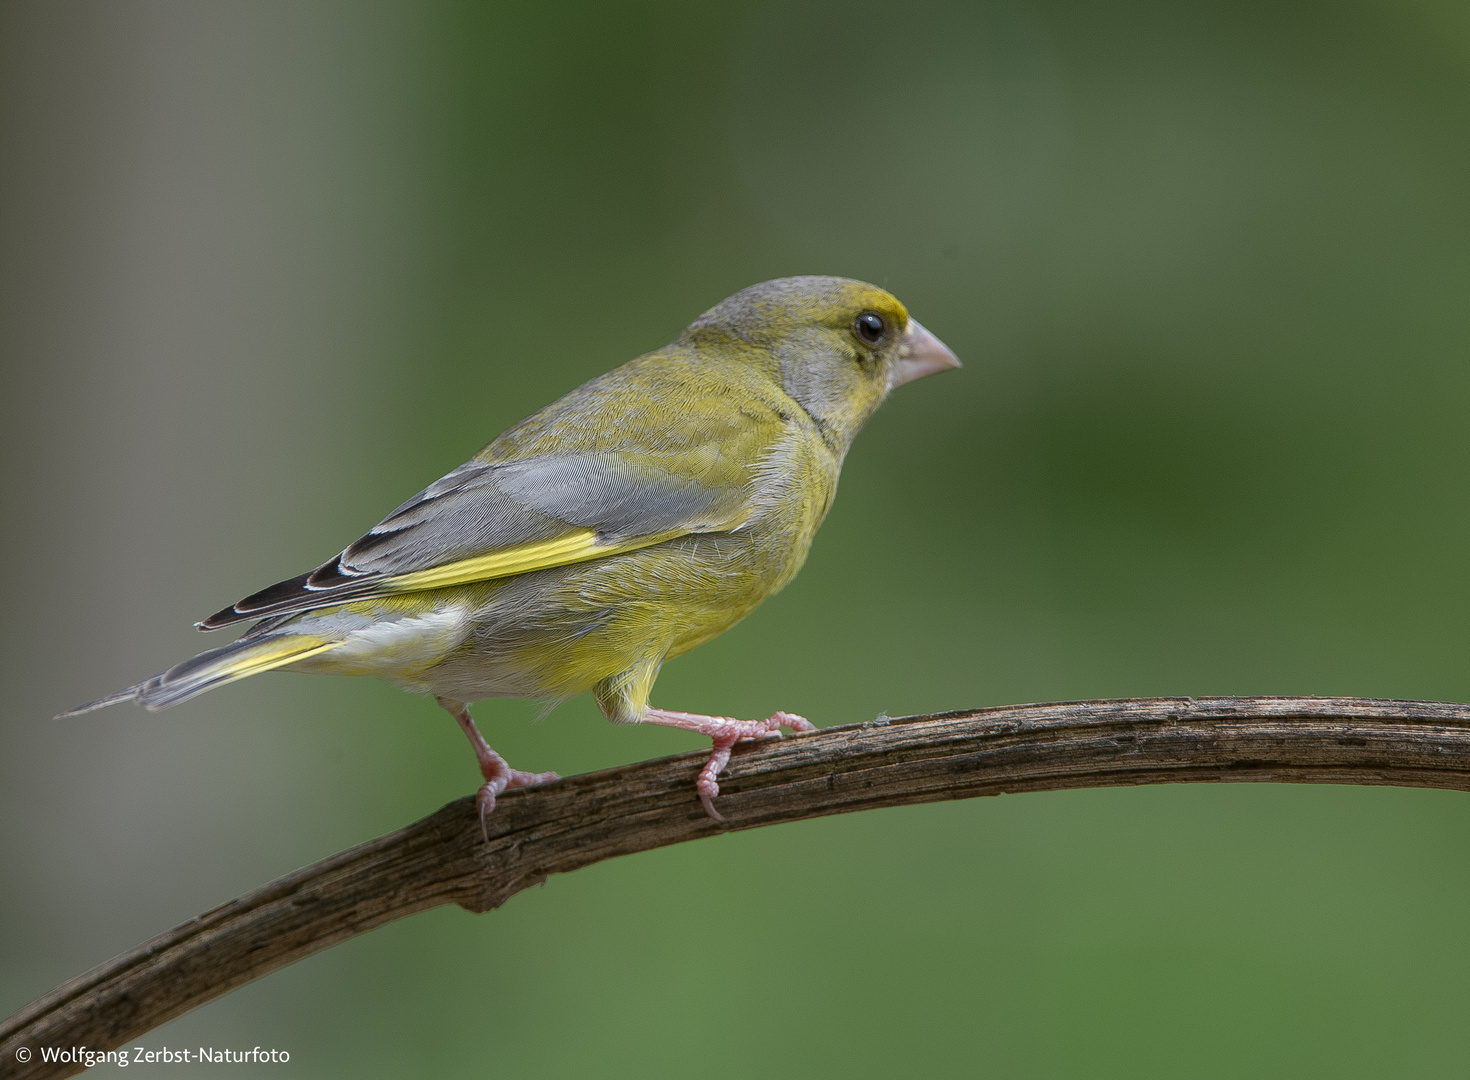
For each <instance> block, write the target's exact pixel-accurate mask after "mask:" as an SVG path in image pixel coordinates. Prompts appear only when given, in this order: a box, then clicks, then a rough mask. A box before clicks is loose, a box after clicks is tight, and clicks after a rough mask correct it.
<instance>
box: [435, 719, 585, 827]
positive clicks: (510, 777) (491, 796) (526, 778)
mask: <svg viewBox="0 0 1470 1080" xmlns="http://www.w3.org/2000/svg"><path fill="white" fill-rule="evenodd" d="M434 700H436V701H437V702H439V704H440V705H441V706H442V707H443V708H444V710H445V711H446V712H448V713H449V714H450V715H451V716H453V717H454V719H455V720H456V721H458V723H459V726H460V729H461V730H462V731H463V732H464V733H465V737H466V738H467V739H469V740H470V745H471V746H473V747H474V748H475V760H476V761H478V762H479V763H480V775H481V776H483V777H484V778H485V783H484V784H483V785H482V786H481V787H480V791H479V794H477V795H476V796H475V805H476V806H477V807H478V808H479V810H480V835H481V836H483V837H484V838H485V841H486V842H487V843H488V842H489V840H490V826H489V825H488V824H487V820H488V818H489V817H490V813H491V811H493V810H494V809H495V796H497V795H499V794H500V793H501V792H503V791H509V790H510V789H511V788H518V787H531V786H532V785H533V784H546V783H550V782H551V781H552V780H560V779H561V777H560V776H558V775H557V774H556V773H554V772H539V773H537V772H523V771H522V770H520V769H512V768H511V767H510V763H509V762H507V761H506V760H505V758H503V757H501V756H500V755H499V754H497V753H496V752H495V751H494V750H492V749H490V744H489V743H487V742H486V741H485V736H483V735H481V734H480V729H479V728H477V727H475V722H474V721H473V720H471V719H470V710H469V706H468V705H466V704H465V703H464V702H462V701H454V700H452V699H450V698H435V699H434Z"/></svg>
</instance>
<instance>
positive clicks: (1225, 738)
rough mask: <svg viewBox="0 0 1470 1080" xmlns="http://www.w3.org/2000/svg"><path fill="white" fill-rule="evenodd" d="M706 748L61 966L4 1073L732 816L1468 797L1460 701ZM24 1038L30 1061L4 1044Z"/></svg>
mask: <svg viewBox="0 0 1470 1080" xmlns="http://www.w3.org/2000/svg"><path fill="white" fill-rule="evenodd" d="M706 756H707V755H706V754H705V753H704V752H698V753H691V754H683V755H680V756H678V757H672V758H664V759H662V760H659V761H649V762H643V763H641V764H638V765H629V766H626V767H624V768H619V769H609V770H606V771H604V772H598V773H589V774H586V775H583V776H574V777H571V778H570V779H567V780H563V781H560V782H557V783H553V784H548V785H545V786H543V787H537V788H530V789H525V790H521V791H512V792H507V793H506V794H504V795H502V796H501V798H500V799H499V801H498V802H497V805H496V809H495V813H494V814H493V815H492V816H491V818H490V839H489V843H485V842H483V841H482V840H481V839H480V829H479V823H478V821H477V820H476V815H475V809H474V799H473V798H465V799H460V800H458V801H457V802H453V803H450V804H449V805H448V806H445V807H444V808H443V809H442V810H440V811H439V812H438V813H435V814H431V815H430V816H428V817H426V818H424V819H423V820H421V821H418V822H415V823H414V824H412V825H410V826H408V827H407V828H404V829H400V830H399V831H398V832H395V833H390V834H389V835H387V836H383V837H380V838H378V839H376V840H372V841H369V842H368V843H366V844H362V845H360V846H359V847H356V848H353V849H351V850H349V851H344V852H342V853H341V854H338V855H334V856H332V857H331V858H329V859H324V860H323V861H321V862H319V863H316V864H314V865H312V866H308V867H305V868H304V869H301V870H298V871H296V872H295V873H293V874H288V875H287V876H286V877H283V878H281V879H279V880H277V881H274V882H272V883H270V884H269V885H266V886H264V887H262V888H260V889H257V890H256V891H254V892H252V893H249V894H247V895H246V896H242V897H240V899H238V900H234V901H232V902H230V903H228V904H225V905H223V906H221V907H218V908H215V909H214V910H213V911H210V912H206V913H205V914H203V915H200V916H198V917H197V918H195V919H192V920H190V921H189V922H187V923H185V924H184V925H182V926H179V927H175V928H174V929H173V930H170V931H168V932H167V933H165V934H160V935H159V936H158V937H156V938H154V939H153V940H152V941H149V942H146V943H145V944H143V945H140V946H139V947H138V948H136V949H134V950H132V951H131V952H128V953H125V954H123V955H122V956H119V957H116V958H115V959H112V960H109V961H108V962H107V963H105V964H102V965H100V966H99V967H96V968H94V969H93V970H91V971H89V972H87V973H86V974H84V975H81V976H78V977H77V978H75V979H72V980H71V981H70V982H68V983H65V984H64V985H62V986H60V987H58V988H57V989H56V990H53V991H52V992H51V993H49V994H47V995H46V996H45V997H43V998H41V999H39V1000H38V1001H36V1002H34V1003H32V1004H31V1005H29V1006H27V1007H26V1008H25V1009H22V1010H21V1011H20V1012H18V1013H16V1014H15V1015H14V1016H12V1017H11V1018H10V1019H8V1020H6V1021H4V1022H3V1023H0V1062H3V1063H4V1065H3V1066H0V1071H3V1069H4V1068H5V1067H6V1066H17V1067H18V1069H19V1071H17V1072H15V1073H14V1074H13V1075H16V1076H27V1077H31V1076H34V1077H42V1076H48V1077H49V1076H66V1075H70V1074H72V1073H74V1072H77V1071H80V1067H79V1066H75V1065H67V1064H57V1063H48V1062H43V1061H41V1060H40V1057H41V1055H40V1053H39V1048H40V1047H43V1046H53V1047H72V1046H87V1047H91V1048H93V1049H107V1048H113V1047H118V1046H123V1045H126V1043H127V1042H128V1040H130V1039H133V1038H135V1037H137V1036H138V1035H141V1034H142V1033H144V1032H146V1031H148V1030H150V1029H152V1028H154V1027H156V1026H158V1025H159V1024H162V1023H164V1022H165V1021H167V1020H170V1019H172V1018H174V1017H176V1016H179V1015H181V1014H182V1013H185V1012H187V1011H188V1010H190V1009H192V1008H194V1007H195V1006H198V1005H202V1004H204V1003H205V1002H206V1001H210V1000H212V999H213V998H216V997H219V996H220V995H221V994H224V993H226V992H227V991H229V990H232V989H234V988H235V987H237V986H240V985H242V984H244V983H247V982H250V981H251V980H252V979H257V978H259V977H260V976H262V975H265V974H267V973H268V972H271V971H274V970H276V969H277V968H280V967H284V966H285V965H286V964H289V963H291V962H292V961H294V960H299V959H300V958H301V957H303V956H308V955H310V954H311V953H314V952H317V951H318V950H320V949H324V948H326V947H327V946H328V945H332V944H335V943H336V942H339V941H343V940H345V939H347V938H349V937H352V936H353V935H355V934H360V933H363V932H364V931H367V930H371V929H373V928H374V927H377V926H381V925H383V924H384V923H386V922H391V921H392V920H394V919H399V918H402V917H403V916H405V915H411V914H413V913H414V912H416V911H423V910H425V909H426V908H431V907H436V906H438V905H439V904H450V903H453V904H459V905H460V906H461V907H464V908H468V909H469V910H470V911H476V912H480V911H487V910H489V909H490V908H494V907H498V906H499V905H501V904H503V903H504V902H505V901H506V900H507V899H509V898H510V897H511V896H514V895H515V894H516V893H518V892H520V891H521V890H522V889H524V888H526V887H528V886H530V885H534V884H537V883H538V882H541V881H544V880H545V879H546V877H547V876H548V875H550V874H561V873H566V872H568V871H571V870H576V869H578V868H580V867H583V866H588V865H590V864H591V863H595V862H600V861H601V860H603V859H610V858H613V857H614V856H617V855H628V854H631V853H633V852H637V851H646V850H648V849H650V848H655V847H663V846H665V845H668V844H677V843H681V842H683V841H685V840H696V839H698V838H700V837H703V836H711V835H714V834H715V833H719V832H723V831H725V830H727V829H728V830H733V829H753V828H759V827H761V826H764V825H775V824H779V823H781V822H786V821H799V820H802V819H805V818H812V817H820V816H822V815H826V814H841V813H847V812H849V811H853V810H870V809H874V808H876V807H881V806H897V805H900V804H906V803H922V802H935V801H939V800H944V799H965V798H970V797H972V796H976V795H1000V794H1003V793H1010V792H1023V791H1056V790H1061V789H1065V788H1084V787H1109V786H1117V785H1128V784H1163V783H1194V782H1227V783H1234V782H1240V781H1268V782H1284V783H1307V784H1393V785H1399V786H1404V787H1430V788H1450V789H1454V790H1459V791H1465V790H1470V706H1467V705H1456V704H1445V703H1437V702H1419V701H1383V700H1373V699H1366V698H1279V697H1266V698H1200V699H1191V698H1155V699H1134V700H1118V701H1081V702H1066V703H1061V704H1052V705H1016V706H1007V707H1002V708H993V709H980V710H976V711H973V712H960V713H948V714H944V715H939V716H912V717H905V718H902V719H886V718H883V719H879V720H877V721H874V722H872V723H867V724H855V725H850V726H847V727H839V728H828V729H825V730H823V731H820V732H817V733H814V734H811V735H803V736H801V737H798V738H790V739H783V740H779V741H777V740H770V741H767V742H762V743H756V744H747V745H745V746H743V747H740V748H737V750H736V753H735V756H734V757H733V758H732V759H731V761H730V765H729V767H728V769H727V770H726V772H725V773H724V774H723V775H722V776H721V778H720V787H721V795H720V801H719V806H720V809H721V811H722V812H723V813H724V814H725V816H726V817H727V818H728V819H729V820H728V822H726V823H724V824H721V823H719V822H716V821H714V820H712V819H711V818H709V817H708V816H707V815H706V814H705V813H704V810H703V809H702V808H701V806H700V804H699V800H698V798H697V797H696V796H695V794H694V775H695V773H696V772H697V771H698V769H699V767H700V765H701V764H702V763H703V762H704V760H705V758H706ZM20 1047H28V1048H30V1051H31V1053H32V1058H31V1061H30V1062H29V1064H28V1065H24V1066H21V1065H19V1064H18V1062H17V1059H16V1051H17V1049H19V1048H20Z"/></svg>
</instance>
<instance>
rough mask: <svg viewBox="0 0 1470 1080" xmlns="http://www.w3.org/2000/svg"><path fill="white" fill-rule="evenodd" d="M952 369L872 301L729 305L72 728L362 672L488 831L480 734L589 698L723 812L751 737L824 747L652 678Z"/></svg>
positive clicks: (494, 787)
mask: <svg viewBox="0 0 1470 1080" xmlns="http://www.w3.org/2000/svg"><path fill="white" fill-rule="evenodd" d="M959 366H960V362H959V360H958V359H957V358H956V357H955V355H954V353H953V352H951V351H950V350H949V349H948V348H947V347H946V346H945V345H944V344H943V343H942V342H941V341H940V340H939V339H938V338H937V337H935V336H934V335H933V334H932V333H930V332H929V331H928V330H926V329H925V328H924V327H923V326H922V325H920V323H919V322H918V321H917V320H915V319H913V318H911V317H910V316H909V314H908V311H907V309H906V308H905V307H904V306H903V304H901V303H900V302H899V301H898V300H897V299H896V298H895V297H893V296H892V295H890V294H889V293H888V292H886V291H885V290H883V289H880V288H878V287H877V286H875V285H870V284H868V283H866V282H862V281H855V280H852V279H848V278H840V277H815V276H811V277H789V278H779V279H776V280H773V281H766V282H762V283H760V284H757V285H752V286H750V287H749V288H746V289H744V290H742V291H741V292H738V293H736V294H735V295H733V296H731V297H729V298H728V299H726V300H724V301H723V302H721V303H719V304H717V305H716V306H715V307H713V308H711V309H710V310H709V311H707V312H705V313H704V314H703V315H701V316H700V317H699V318H697V319H696V320H694V322H692V323H691V324H689V326H688V327H687V328H686V329H685V330H684V332H683V333H682V334H680V335H679V337H678V338H677V339H676V340H675V341H673V342H672V343H671V344H669V345H667V346H665V347H663V348H661V349H658V350H656V351H653V352H650V353H647V354H645V355H643V356H640V357H638V358H637V359H634V360H632V361H629V362H628V363H625V364H623V365H622V366H621V367H618V368H615V369H613V370H612V371H610V372H608V373H607V374H604V375H601V376H598V377H596V378H594V379H592V380H590V381H589V382H587V383H584V384H583V385H582V386H580V387H578V388H577V389H575V390H573V391H571V392H570V393H568V394H566V395H565V396H563V397H562V398H560V399H558V400H557V401H555V402H553V403H552V404H550V405H548V406H546V407H545V408H543V409H542V410H540V411H539V412H537V413H535V414H533V415H532V416H530V417H528V418H527V419H525V420H523V421H521V422H520V423H518V424H516V425H515V426H513V427H511V428H510V429H508V430H507V431H505V432H504V433H503V434H501V435H500V436H499V437H498V438H496V439H495V440H494V441H492V442H491V443H489V444H488V445H487V446H485V447H484V449H482V450H481V451H480V452H479V453H477V454H476V455H475V456H474V457H472V458H471V459H470V460H469V461H467V462H465V464H463V465H461V466H460V467H459V468H457V469H455V470H454V471H452V472H450V473H449V474H447V475H446V476H443V477H441V478H440V479H438V480H436V481H434V482H433V483H432V484H430V485H429V486H428V487H426V488H424V489H423V490H422V491H420V492H419V493H418V494H417V495H415V496H413V498H411V499H409V500H408V501H407V502H405V503H403V504H402V505H401V506H399V507H398V508H397V509H396V510H394V511H393V512H392V513H391V514H389V515H388V516H387V517H385V518H384V519H383V520H382V521H381V522H379V523H378V524H377V525H375V526H373V527H372V528H371V529H370V530H368V532H367V533H365V534H364V535H363V536H362V537H360V538H359V539H358V540H356V541H354V542H353V543H352V544H350V545H349V546H348V547H346V548H345V549H344V550H343V551H342V552H341V553H340V554H339V555H337V556H336V557H335V558H333V559H331V560H329V561H328V562H326V563H323V564H322V565H321V566H318V567H317V568H316V569H314V570H311V571H310V572H308V573H305V574H301V575H300V576H298V577H293V578H290V579H288V580H286V581H281V582H279V583H277V584H275V585H272V586H270V587H269V588H266V589H262V590H260V591H259V592H255V593H252V594H251V595H249V596H247V597H245V598H244V599H243V600H240V601H237V602H236V603H234V604H232V605H230V606H229V607H227V608H224V609H223V610H221V611H218V612H216V613H215V614H213V615H211V616H209V617H208V618H207V619H204V620H203V621H202V622H199V623H197V624H195V625H196V626H197V627H198V628H199V629H201V630H217V629H220V628H222V627H227V626H234V625H237V624H240V623H253V625H251V626H250V627H249V628H248V629H246V630H245V632H244V633H243V634H242V635H241V636H240V637H239V638H237V639H236V640H235V641H233V642H231V643H230V644H228V645H224V646H222V647H219V648H215V649H210V650H208V651H206V652H202V653H200V654H199V655H197V656H194V657H192V658H191V659H188V660H185V661H183V662H182V663H180V664H177V665H175V666H174V667H171V668H169V669H168V670H167V671H165V672H163V673H162V674H159V675H156V676H154V677H153V678H151V679H148V680H146V681H144V682H140V683H137V684H136V685H134V686H130V687H128V688H127V689H125V690H121V691H119V692H117V693H115V694H111V695H109V696H107V697H104V698H101V699H100V700H97V701H94V702H91V703H89V704H87V705H82V706H80V707H79V708H76V709H72V710H70V711H68V712H65V713H62V714H60V717H58V718H59V719H60V718H66V717H74V716H79V715H81V714H83V713H88V712H91V711H92V710H94V709H101V708H105V707H107V706H110V705H116V704H119V703H122V702H127V701H132V702H136V703H137V704H139V705H141V706H142V707H143V708H144V709H148V710H150V711H156V710H159V709H165V708H168V707H170V706H172V705H177V704H179V703H181V702H184V701H188V700H189V699H191V698H193V697H196V696H198V695H199V694H202V693H204V692H206V691H208V690H213V689H215V688H216V687H220V686H224V685H225V684H227V683H232V682H235V681H237V680H239V679H243V678H245V677H247V676H250V675H255V674H258V673H261V672H266V671H272V670H286V671H299V672H311V673H320V674H332V675H373V676H377V677H379V678H382V679H385V680H387V681H388V682H390V683H394V684H396V685H398V686H399V687H401V688H402V689H404V690H407V691H409V692H413V693H420V694H426V695H429V696H432V697H433V698H434V699H435V700H436V701H437V702H438V704H439V705H440V706H442V707H443V708H444V709H445V710H446V711H447V712H449V713H450V715H452V716H453V717H454V719H455V720H456V721H457V722H458V724H459V726H460V728H461V729H462V730H463V732H464V734H465V736H466V737H467V738H468V739H469V741H470V744H471V746H472V747H473V749H474V752H475V757H476V761H477V763H478V765H479V769H480V774H481V776H482V778H483V781H484V782H483V784H482V785H481V786H480V788H479V790H478V792H477V795H476V803H477V807H478V810H479V819H480V827H481V832H482V834H483V835H484V836H485V837H486V838H487V839H488V835H489V834H488V825H487V821H488V818H489V816H490V814H491V813H492V812H493V811H494V809H495V802H496V797H497V796H498V795H501V794H503V793H504V792H505V791H507V790H510V789H512V788H520V787H527V786H531V785H535V784H541V783H548V782H551V781H554V780H557V779H560V777H558V776H557V774H556V773H552V772H545V773H532V772H525V771H522V770H518V769H512V768H511V767H510V765H509V764H508V763H507V762H506V761H505V759H504V758H502V757H501V756H500V755H499V754H497V753H496V752H495V751H494V750H492V749H491V748H490V745H489V743H488V742H486V740H485V738H484V736H483V735H482V734H481V733H480V731H479V729H478V728H477V727H476V725H475V722H474V720H473V719H472V718H471V716H470V711H469V705H470V703H472V702H476V701H480V700H483V699H485V698H500V697H510V698H526V699H533V700H539V701H542V702H544V703H546V704H547V706H548V707H551V706H554V705H555V704H557V703H559V702H562V701H566V700H568V699H571V698H573V697H576V696H578V695H580V694H582V693H585V692H587V691H589V690H590V691H591V692H592V695H593V698H594V700H595V701H596V703H597V706H598V708H599V709H600V710H601V712H602V714H603V715H604V716H605V717H607V719H608V720H610V721H612V722H613V723H618V724H627V723H653V724H661V725H666V726H669V727H674V728H680V729H683V730H685V731H691V732H695V733H697V734H700V735H703V736H707V737H709V738H710V739H711V740H712V746H711V750H710V755H709V758H708V760H707V761H706V762H705V764H704V767H703V768H702V769H701V770H700V772H699V775H698V778H697V780H696V783H695V793H696V794H697V795H698V797H699V800H700V802H701V803H702V804H703V807H704V811H705V812H706V813H707V814H708V815H709V816H710V817H712V818H714V819H716V820H717V821H723V820H725V819H724V817H723V815H721V814H720V813H719V811H718V809H717V808H716V805H715V799H716V797H717V796H718V795H719V790H720V789H719V783H718V780H717V777H718V776H719V774H720V772H721V770H723V769H724V767H725V765H726V764H727V763H728V761H729V758H730V751H731V748H732V747H733V746H734V745H735V744H736V743H738V742H743V741H750V740H757V739H765V738H777V737H780V736H781V729H782V728H783V727H784V728H786V729H788V730H790V731H791V732H792V733H793V734H799V733H803V732H810V731H814V730H816V728H815V726H814V725H813V724H812V723H811V722H810V721H808V720H807V719H805V718H804V717H802V716H799V715H797V714H795V713H788V712H777V713H775V714H773V715H772V716H770V717H768V718H767V719H764V720H738V719H735V718H732V717H725V716H713V715H705V714H702V713H687V712H675V711H670V710H666V709H659V708H654V707H653V706H651V705H650V704H649V700H650V696H651V692H652V688H653V683H654V680H655V678H656V677H657V676H658V673H659V670H660V668H661V667H662V665H663V664H664V663H665V662H666V661H668V660H671V659H673V658H674V657H677V656H679V655H681V654H683V653H687V652H688V651H690V650H691V649H694V648H696V647H698V646H700V645H702V644H704V643H706V642H708V641H710V640H711V639H712V638H714V637H716V636H717V635H719V634H721V633H723V632H724V631H725V630H728V629H729V628H730V627H731V626H733V625H734V624H735V623H737V622H739V621H740V620H741V619H743V618H744V617H745V616H746V615H748V614H750V612H752V611H753V610H754V609H755V608H756V607H757V605H759V604H760V603H761V601H763V600H765V599H766V598H767V597H768V596H771V595H772V594H773V593H775V592H776V591H777V590H779V589H780V588H782V587H783V586H784V585H786V584H787V583H788V582H789V581H790V580H791V579H792V577H793V576H794V575H795V574H796V572H797V571H798V570H799V569H800V568H801V565H802V563H803V562H804V561H805V559H806V556H807V552H808V549H809V548H810V547H811V544H812V537H813V535H814V534H815V533H816V530H817V527H818V526H819V525H820V524H821V522H822V520H823V518H825V517H826V515H827V512H828V510H829V509H830V508H831V506H832V500H833V497H834V496H835V494H836V491H837V479H838V473H839V471H840V469H841V466H842V462H843V458H844V457H845V455H846V454H847V451H848V448H849V447H850V446H851V445H852V441H853V438H854V436H856V435H857V433H858V430H859V429H860V428H861V427H862V426H863V424H864V423H865V422H866V421H867V420H868V418H869V417H870V416H872V414H873V412H874V411H875V410H876V409H877V408H878V406H879V405H880V404H881V403H882V402H883V400H884V398H885V397H886V396H887V395H888V393H889V391H891V390H893V389H894V388H895V387H898V386H901V385H903V384H904V383H907V382H910V381H912V380H914V379H917V378H919V377H921V376H924V375H930V374H934V373H937V372H941V371H945V370H948V369H951V368H957V367H959Z"/></svg>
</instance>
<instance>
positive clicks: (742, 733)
mask: <svg viewBox="0 0 1470 1080" xmlns="http://www.w3.org/2000/svg"><path fill="white" fill-rule="evenodd" d="M643 719H644V721H645V722H646V723H650V724H662V725H663V726H665V727H673V728H679V729H681V730H683V731H693V732H696V733H697V734H700V735H708V736H709V737H710V738H711V739H713V740H714V741H715V745H714V747H713V748H712V749H711V750H710V755H709V760H708V761H706V762H705V763H704V768H702V769H700V770H699V781H698V782H697V783H696V784H695V785H694V787H695V790H696V791H698V792H699V801H700V802H702V803H704V809H705V812H706V813H708V814H709V816H710V817H712V818H714V819H715V820H716V821H724V820H725V819H724V817H723V816H722V815H721V814H720V813H719V811H717V810H716V809H715V796H716V795H718V794H719V793H720V785H719V784H718V783H716V782H715V777H717V776H719V775H720V770H721V769H723V768H724V767H725V766H726V764H728V763H729V761H730V748H731V747H733V746H734V745H735V744H736V743H738V742H747V741H750V740H753V739H779V738H780V737H781V729H782V728H783V727H788V728H790V729H791V730H792V731H793V732H796V733H801V732H805V731H816V730H817V725H815V724H813V723H812V722H811V721H810V720H807V719H805V718H804V717H800V716H797V715H796V714H795V713H786V712H778V713H775V714H774V715H772V716H771V717H770V719H768V720H732V719H730V717H728V716H701V715H700V714H699V713H685V712H669V711H668V710H667V709H645V710H644V711H643Z"/></svg>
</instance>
